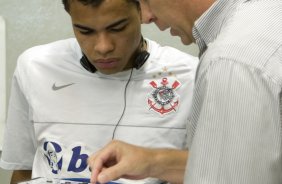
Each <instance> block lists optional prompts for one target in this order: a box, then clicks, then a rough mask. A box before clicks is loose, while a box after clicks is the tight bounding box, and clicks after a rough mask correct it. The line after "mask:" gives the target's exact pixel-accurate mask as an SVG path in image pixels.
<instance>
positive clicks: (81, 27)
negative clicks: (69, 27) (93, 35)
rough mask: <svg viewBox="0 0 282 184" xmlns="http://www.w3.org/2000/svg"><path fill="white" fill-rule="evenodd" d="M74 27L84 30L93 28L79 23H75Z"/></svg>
mask: <svg viewBox="0 0 282 184" xmlns="http://www.w3.org/2000/svg"><path fill="white" fill-rule="evenodd" d="M73 26H74V27H77V28H79V29H84V30H93V29H91V28H89V27H86V26H83V25H79V24H73Z"/></svg>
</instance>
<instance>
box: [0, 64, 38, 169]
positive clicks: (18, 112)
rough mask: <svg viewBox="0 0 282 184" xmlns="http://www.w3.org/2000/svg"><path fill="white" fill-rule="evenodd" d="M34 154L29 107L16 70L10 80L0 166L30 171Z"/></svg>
mask: <svg viewBox="0 0 282 184" xmlns="http://www.w3.org/2000/svg"><path fill="white" fill-rule="evenodd" d="M34 154H35V141H34V129H33V124H32V122H30V121H29V105H28V102H27V100H26V97H25V95H24V94H23V92H22V89H21V87H20V80H19V75H18V71H17V70H16V71H15V74H14V76H13V79H12V89H11V95H10V102H9V109H8V116H7V122H6V126H5V130H4V142H3V150H2V157H1V161H0V166H1V167H2V168H4V169H8V170H31V168H32V163H33V159H34Z"/></svg>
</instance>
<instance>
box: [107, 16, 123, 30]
mask: <svg viewBox="0 0 282 184" xmlns="http://www.w3.org/2000/svg"><path fill="white" fill-rule="evenodd" d="M127 20H128V19H127V18H124V19H121V20H119V21H117V22H114V23H112V24H110V25H109V26H107V29H109V28H112V27H115V26H118V25H120V24H123V23H124V22H127Z"/></svg>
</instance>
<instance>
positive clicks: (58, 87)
mask: <svg viewBox="0 0 282 184" xmlns="http://www.w3.org/2000/svg"><path fill="white" fill-rule="evenodd" d="M74 84H75V83H70V84H67V85H62V86H56V83H54V84H53V86H52V89H53V90H54V91H57V90H60V89H63V88H66V87H68V86H71V85H74Z"/></svg>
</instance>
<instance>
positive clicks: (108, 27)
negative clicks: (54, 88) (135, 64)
mask: <svg viewBox="0 0 282 184" xmlns="http://www.w3.org/2000/svg"><path fill="white" fill-rule="evenodd" d="M127 20H128V19H127V18H125V19H121V20H119V21H117V22H114V23H112V24H110V25H109V26H107V27H106V29H110V28H113V27H115V26H118V25H120V24H123V23H124V22H127ZM73 26H75V27H77V28H79V29H84V30H89V31H93V30H94V29H92V28H89V27H86V26H83V25H80V24H73Z"/></svg>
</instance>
